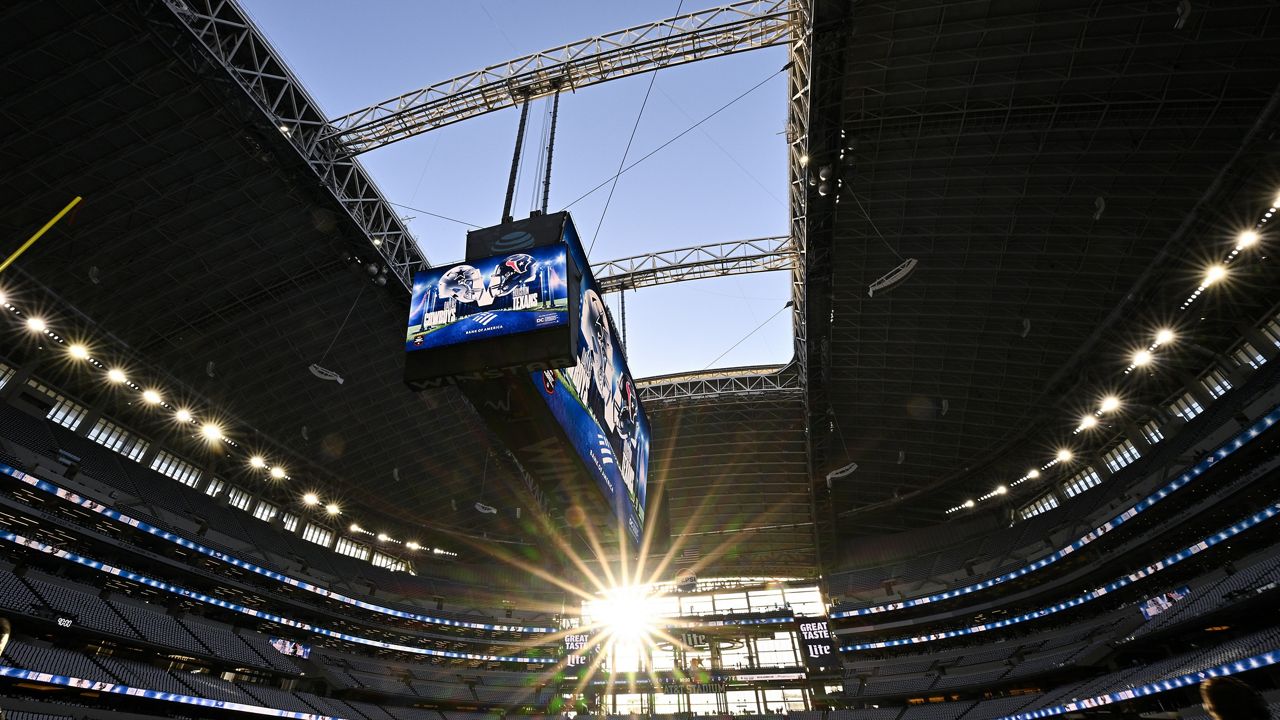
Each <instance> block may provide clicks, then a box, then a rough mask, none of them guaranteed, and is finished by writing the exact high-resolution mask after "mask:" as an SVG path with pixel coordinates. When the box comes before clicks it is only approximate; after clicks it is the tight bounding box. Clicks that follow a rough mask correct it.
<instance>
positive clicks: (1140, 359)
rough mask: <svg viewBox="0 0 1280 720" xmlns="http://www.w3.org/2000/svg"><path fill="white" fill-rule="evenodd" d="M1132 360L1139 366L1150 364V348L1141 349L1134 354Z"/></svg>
mask: <svg viewBox="0 0 1280 720" xmlns="http://www.w3.org/2000/svg"><path fill="white" fill-rule="evenodd" d="M1132 362H1133V364H1134V365H1135V366H1137V367H1142V366H1143V365H1147V364H1149V363H1150V362H1151V352H1150V351H1149V350H1139V351H1138V352H1136V353H1134V354H1133V361H1132Z"/></svg>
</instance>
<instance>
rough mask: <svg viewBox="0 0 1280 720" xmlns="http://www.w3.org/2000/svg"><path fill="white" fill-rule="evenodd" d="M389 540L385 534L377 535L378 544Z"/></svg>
mask: <svg viewBox="0 0 1280 720" xmlns="http://www.w3.org/2000/svg"><path fill="white" fill-rule="evenodd" d="M390 539H391V538H390V537H388V536H387V534H386V533H378V542H386V541H388V540H390Z"/></svg>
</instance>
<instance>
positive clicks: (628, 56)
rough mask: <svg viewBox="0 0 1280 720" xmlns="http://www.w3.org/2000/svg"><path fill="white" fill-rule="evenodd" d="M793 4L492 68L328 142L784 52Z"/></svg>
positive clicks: (654, 25)
mask: <svg viewBox="0 0 1280 720" xmlns="http://www.w3.org/2000/svg"><path fill="white" fill-rule="evenodd" d="M791 31H792V12H791V8H790V3H789V0H745V1H743V2H736V3H733V4H731V5H723V6H720V7H714V8H710V9H707V10H700V11H698V12H693V13H687V14H684V15H678V16H676V17H673V18H668V19H666V20H657V21H654V22H650V23H646V24H644V25H639V26H636V27H631V28H627V29H625V30H618V31H615V32H612V33H608V34H606V35H598V36H595V37H590V38H587V39H585V40H579V41H577V42H573V43H569V44H567V45H561V46H560V47H556V48H552V49H550V50H546V51H543V52H539V53H534V54H532V55H525V56H524V57H519V58H516V59H514V60H509V61H507V62H503V63H498V64H496V65H490V66H489V67H486V68H483V69H481V70H476V71H474V72H470V73H467V74H465V75H459V76H458V77H455V78H450V79H448V80H444V81H442V82H438V83H436V84H434V85H429V86H427V87H424V88H421V89H419V90H414V91H412V92H408V93H405V94H403V95H399V96H396V97H393V98H391V99H389V100H386V101H383V102H380V103H378V104H376V105H372V106H369V107H366V108H362V109H360V110H356V111H355V112H351V113H348V114H346V115H343V116H341V117H337V118H334V119H333V120H332V121H330V125H331V127H330V128H329V129H328V130H327V132H326V136H325V137H326V139H331V140H334V141H336V142H337V143H338V144H339V145H341V146H342V147H343V148H344V149H345V152H346V154H347V155H348V156H354V155H358V154H360V153H365V152H368V151H370V150H373V149H375V148H379V147H382V146H384V145H389V144H391V143H393V142H397V141H399V140H404V139H406V138H411V137H414V136H416V135H421V134H422V133H425V132H429V131H431V130H434V129H436V128H439V127H444V126H445V125H450V124H452V123H456V122H459V121H461V120H466V119H468V118H473V117H476V116H479V115H484V114H486V113H491V112H493V111H495V110H502V109H504V108H508V107H513V106H516V105H519V104H522V103H526V102H529V101H530V100H536V99H538V98H541V97H546V96H549V95H553V94H555V93H557V92H559V91H561V90H568V91H576V90H578V89H579V88H583V87H587V86H590V85H596V84H598V83H602V82H606V81H608V80H616V79H618V78H624V77H627V76H630V75H636V74H639V73H646V72H652V71H654V70H657V69H659V68H663V67H668V66H671V65H681V64H684V63H690V62H694V61H696V60H705V59H707V58H713V57H719V56H722V55H730V54H733V53H738V52H743V51H746V50H755V49H757V48H763V47H769V46H772V45H780V44H782V43H784V42H786V41H787V40H788V38H789V37H790V36H791Z"/></svg>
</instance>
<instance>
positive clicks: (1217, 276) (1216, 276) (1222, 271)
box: [1204, 265, 1227, 287]
mask: <svg viewBox="0 0 1280 720" xmlns="http://www.w3.org/2000/svg"><path fill="white" fill-rule="evenodd" d="M1226 276H1227V269H1226V268H1224V267H1222V266H1221V265H1211V266H1210V267H1209V269H1208V270H1206V271H1205V274H1204V285H1205V287H1209V286H1210V285H1212V284H1214V283H1216V282H1218V281H1219V280H1221V279H1222V278H1224V277H1226Z"/></svg>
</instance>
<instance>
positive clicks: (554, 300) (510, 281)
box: [405, 245, 569, 352]
mask: <svg viewBox="0 0 1280 720" xmlns="http://www.w3.org/2000/svg"><path fill="white" fill-rule="evenodd" d="M568 274H569V273H568V268H567V266H566V264H565V248H564V246H562V245H551V246H545V247H534V248H529V249H527V250H524V251H521V252H516V253H510V254H503V255H497V256H494V257H491V258H487V259H484V260H480V261H474V262H463V263H457V264H455V265H448V266H443V267H438V268H431V269H429V270H423V271H421V272H418V273H415V274H414V276H413V299H412V304H411V306H410V312H409V325H408V328H407V333H406V336H405V350H407V351H409V352H413V351H416V350H427V349H432V348H438V347H444V346H447V345H456V344H458V343H463V342H471V341H474V340H487V339H490V338H497V337H502V336H506V335H514V334H518V333H524V332H529V331H532V330H542V329H544V328H554V327H563V326H565V325H568V324H569V289H568V283H567V279H568Z"/></svg>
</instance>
